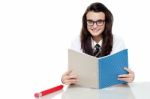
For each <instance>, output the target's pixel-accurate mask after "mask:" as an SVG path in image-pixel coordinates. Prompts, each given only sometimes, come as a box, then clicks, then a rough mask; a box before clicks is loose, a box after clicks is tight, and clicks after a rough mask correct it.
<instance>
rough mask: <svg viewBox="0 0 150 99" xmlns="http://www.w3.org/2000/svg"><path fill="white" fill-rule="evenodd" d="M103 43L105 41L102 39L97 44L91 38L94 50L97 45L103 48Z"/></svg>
mask: <svg viewBox="0 0 150 99" xmlns="http://www.w3.org/2000/svg"><path fill="white" fill-rule="evenodd" d="M102 42H103V40H102V39H101V40H100V41H99V42H98V43H96V42H95V41H94V40H93V39H92V38H91V43H92V48H94V47H95V45H96V44H99V45H100V46H102Z"/></svg>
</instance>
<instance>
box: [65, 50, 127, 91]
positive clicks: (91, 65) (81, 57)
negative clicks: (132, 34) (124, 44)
mask: <svg viewBox="0 0 150 99" xmlns="http://www.w3.org/2000/svg"><path fill="white" fill-rule="evenodd" d="M124 67H128V50H127V49H125V50H122V51H120V52H117V53H115V54H112V55H108V56H104V57H101V58H96V57H94V56H90V55H88V54H85V53H80V52H77V51H74V50H72V49H68V68H69V70H72V72H73V73H75V74H77V76H78V82H77V85H80V86H83V87H89V88H99V89H101V88H106V87H109V86H112V85H116V84H123V83H126V82H124V81H120V80H117V78H118V75H120V74H127V73H128V72H127V71H125V70H124Z"/></svg>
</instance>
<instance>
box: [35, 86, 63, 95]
mask: <svg viewBox="0 0 150 99" xmlns="http://www.w3.org/2000/svg"><path fill="white" fill-rule="evenodd" d="M62 88H63V85H59V86H56V87H53V88H50V89H47V90H44V91H41V92H39V93H35V94H34V96H35V97H41V96H45V95H47V94H50V93H53V92H56V91H58V90H61V89H62Z"/></svg>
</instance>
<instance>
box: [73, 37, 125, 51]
mask: <svg viewBox="0 0 150 99" xmlns="http://www.w3.org/2000/svg"><path fill="white" fill-rule="evenodd" d="M92 42H93V40H92ZM99 44H100V46H101V45H102V40H100V42H99ZM94 45H96V42H94V43H92V47H94ZM71 49H73V50H76V51H78V52H83V51H82V49H81V42H80V36H78V37H77V38H75V39H74V40H73V41H72V43H71ZM123 49H126V47H125V44H124V42H123V40H122V39H121V38H120V37H118V36H116V35H113V48H112V51H111V53H110V54H114V53H116V52H119V51H121V50H123Z"/></svg>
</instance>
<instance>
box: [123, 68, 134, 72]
mask: <svg viewBox="0 0 150 99" xmlns="http://www.w3.org/2000/svg"><path fill="white" fill-rule="evenodd" d="M124 70H126V71H127V72H129V73H133V71H132V70H131V69H129V68H127V67H124Z"/></svg>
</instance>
